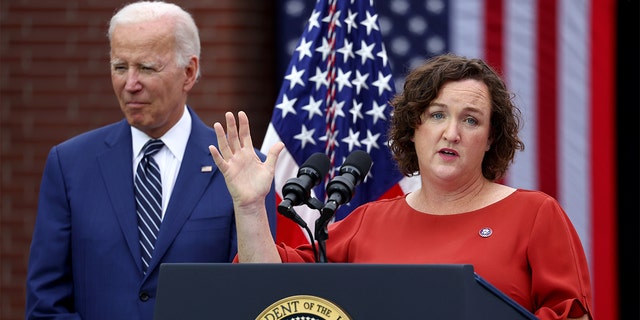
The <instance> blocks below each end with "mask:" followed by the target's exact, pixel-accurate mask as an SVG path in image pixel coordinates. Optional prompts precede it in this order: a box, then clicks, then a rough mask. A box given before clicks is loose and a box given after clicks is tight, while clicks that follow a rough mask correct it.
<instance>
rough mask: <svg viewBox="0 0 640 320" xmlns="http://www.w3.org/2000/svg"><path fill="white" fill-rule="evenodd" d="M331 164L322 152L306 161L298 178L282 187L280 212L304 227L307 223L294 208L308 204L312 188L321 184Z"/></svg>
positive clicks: (288, 181)
mask: <svg viewBox="0 0 640 320" xmlns="http://www.w3.org/2000/svg"><path fill="white" fill-rule="evenodd" d="M330 166H331V163H330V161H329V157H327V155H326V154H324V153H322V152H316V153H314V154H312V155H311V157H309V158H308V159H307V161H305V162H304V163H303V164H302V166H300V169H299V170H298V175H297V177H296V178H291V179H289V180H287V182H286V183H285V184H284V186H283V187H282V195H283V198H284V199H283V200H282V201H281V202H280V204H279V205H278V212H279V213H280V214H282V215H284V216H285V217H287V218H289V219H291V220H293V221H295V222H296V223H297V224H299V225H300V226H302V227H306V225H307V223H306V222H305V221H304V220H303V219H302V218H300V216H299V215H298V214H297V213H296V212H295V211H294V210H293V209H292V208H293V207H294V206H298V205H301V204H303V203H307V202H308V201H309V200H310V199H309V198H310V197H311V188H313V187H315V186H317V185H318V184H320V182H321V181H322V180H323V179H324V177H325V176H326V175H327V172H329V167H330Z"/></svg>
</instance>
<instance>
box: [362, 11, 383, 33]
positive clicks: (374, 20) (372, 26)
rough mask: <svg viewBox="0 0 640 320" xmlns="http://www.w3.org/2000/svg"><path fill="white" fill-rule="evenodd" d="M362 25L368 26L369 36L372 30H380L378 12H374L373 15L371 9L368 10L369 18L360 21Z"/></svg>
mask: <svg viewBox="0 0 640 320" xmlns="http://www.w3.org/2000/svg"><path fill="white" fill-rule="evenodd" d="M360 24H361V25H363V26H365V27H367V36H368V35H369V34H370V33H371V30H376V31H379V30H380V29H379V28H378V14H377V13H376V14H374V15H373V16H372V15H371V13H369V11H367V18H366V19H365V20H363V21H362V22H360Z"/></svg>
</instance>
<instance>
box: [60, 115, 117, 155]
mask: <svg viewBox="0 0 640 320" xmlns="http://www.w3.org/2000/svg"><path fill="white" fill-rule="evenodd" d="M127 128H129V125H128V124H127V123H126V120H122V121H118V122H115V123H111V124H108V125H105V126H102V127H99V128H95V129H92V130H89V131H85V132H83V133H80V134H78V135H76V136H73V137H71V138H69V139H67V140H65V141H63V142H61V143H60V144H58V145H57V148H59V149H77V148H90V147H91V146H95V145H96V144H98V143H100V144H102V143H105V142H107V141H109V140H114V141H115V140H118V138H119V135H121V134H126V133H127V131H126V129H127Z"/></svg>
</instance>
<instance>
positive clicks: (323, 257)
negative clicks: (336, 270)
mask: <svg viewBox="0 0 640 320" xmlns="http://www.w3.org/2000/svg"><path fill="white" fill-rule="evenodd" d="M337 209H338V204H337V203H336V202H335V201H329V202H327V204H325V205H324V207H322V210H321V211H320V218H318V220H316V241H317V243H318V252H317V257H316V262H318V263H326V262H327V250H326V244H325V242H326V241H327V239H328V238H329V231H328V230H327V227H328V225H329V222H330V221H331V219H332V218H333V215H334V214H335V212H336V210H337Z"/></svg>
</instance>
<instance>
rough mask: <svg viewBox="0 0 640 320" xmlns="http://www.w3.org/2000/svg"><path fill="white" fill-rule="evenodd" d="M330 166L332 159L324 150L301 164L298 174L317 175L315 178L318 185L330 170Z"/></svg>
mask: <svg viewBox="0 0 640 320" xmlns="http://www.w3.org/2000/svg"><path fill="white" fill-rule="evenodd" d="M330 166H331V161H330V160H329V157H328V156H327V155H326V154H324V153H322V152H316V153H314V154H312V155H311V156H310V157H309V158H308V159H307V161H305V162H304V163H303V164H302V166H300V169H299V170H298V176H300V175H301V174H309V175H316V177H315V178H316V179H315V180H317V181H316V185H318V184H319V183H320V181H322V180H323V179H324V177H325V176H326V175H327V173H328V172H329V167H330Z"/></svg>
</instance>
